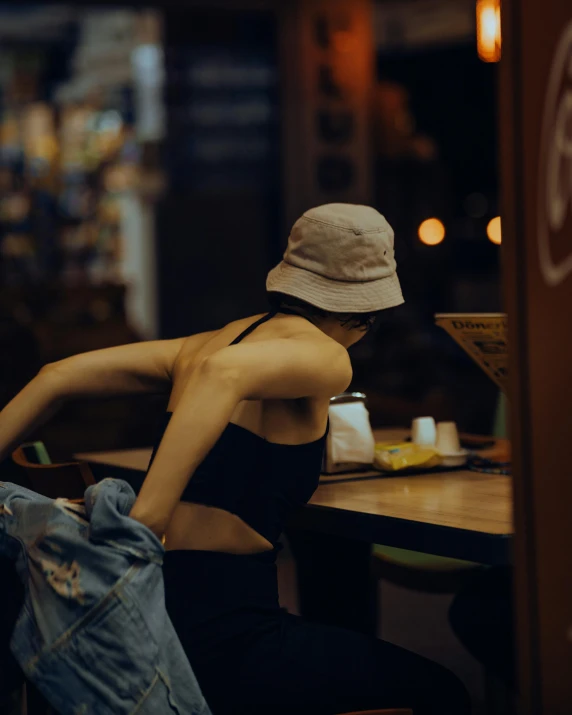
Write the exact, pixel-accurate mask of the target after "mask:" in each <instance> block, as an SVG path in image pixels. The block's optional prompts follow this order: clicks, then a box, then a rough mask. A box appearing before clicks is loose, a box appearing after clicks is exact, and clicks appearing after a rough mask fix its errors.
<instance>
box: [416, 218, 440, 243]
mask: <svg viewBox="0 0 572 715" xmlns="http://www.w3.org/2000/svg"><path fill="white" fill-rule="evenodd" d="M418 233H419V240H420V241H421V243H424V244H425V245H426V246H437V245H438V244H439V243H441V241H442V240H443V239H444V238H445V226H444V225H443V223H442V222H441V221H439V219H438V218H428V219H427V220H425V221H423V223H422V224H421V226H419V232H418Z"/></svg>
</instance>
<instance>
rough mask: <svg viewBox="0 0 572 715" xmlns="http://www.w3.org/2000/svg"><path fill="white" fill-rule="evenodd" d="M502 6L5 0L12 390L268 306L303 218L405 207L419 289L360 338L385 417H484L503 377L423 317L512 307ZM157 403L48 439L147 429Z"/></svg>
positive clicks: (6, 394) (6, 288)
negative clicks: (271, 273) (326, 209)
mask: <svg viewBox="0 0 572 715" xmlns="http://www.w3.org/2000/svg"><path fill="white" fill-rule="evenodd" d="M497 5H498V3H495V0H480V1H479V6H480V10H479V12H477V6H476V3H475V0H399V1H398V0H375V1H374V0H336V1H335V2H334V1H331V2H324V1H323V0H306V1H305V2H302V0H291V1H290V0H288V1H287V2H286V1H285V2H279V1H278V0H275V1H274V2H271V1H270V0H268V1H267V2H263V1H262V0H260V1H259V2H246V1H245V2H239V1H238V0H237V1H234V2H231V1H230V0H229V1H228V2H216V3H213V2H207V1H206V0H205V1H204V2H197V1H189V3H187V4H185V5H182V4H180V3H179V4H177V5H173V6H172V7H170V6H169V5H167V6H166V7H162V9H159V8H157V9H156V10H154V9H152V8H149V7H144V8H142V7H140V8H138V7H136V6H134V5H133V4H132V5H131V6H124V7H120V6H110V5H109V4H106V5H103V6H100V7H98V6H96V5H93V6H91V5H82V6H81V7H79V8H78V7H77V5H74V6H72V5H45V4H43V5H34V4H27V3H22V2H19V3H18V4H10V3H0V407H2V406H3V405H4V404H6V403H7V402H8V401H9V400H10V399H11V397H12V396H13V395H14V394H16V392H17V391H18V390H20V389H21V388H22V387H23V385H24V384H25V383H26V382H27V381H28V380H29V379H31V378H32V377H33V376H34V374H35V373H36V371H37V370H38V369H39V368H40V367H41V366H42V365H43V364H45V363H47V362H52V361H55V360H59V359H61V358H64V357H66V356H68V355H72V354H75V353H79V352H84V351H88V350H94V349H97V348H104V347H109V346H112V345H119V344H123V343H128V342H134V341H139V340H149V339H156V338H171V337H176V336H181V335H188V334H192V333H194V332H198V331H203V330H209V329H214V328H217V327H219V326H221V325H223V324H224V323H226V322H228V321H230V320H233V319H236V318H240V317H244V316H247V315H251V314H255V313H257V312H262V311H264V310H265V309H266V307H267V306H266V298H265V276H266V273H267V271H268V270H269V269H270V268H271V267H272V266H274V265H275V264H276V263H277V262H278V261H279V260H280V258H281V254H282V252H283V250H284V247H285V245H286V241H287V237H288V232H289V228H290V226H291V225H292V223H293V221H294V220H295V219H296V218H297V217H298V216H299V215H300V213H302V212H303V211H304V210H305V209H307V208H309V207H311V206H314V205H317V204H320V203H327V202H333V201H349V202H355V203H367V204H372V205H373V206H375V207H376V208H377V209H378V210H380V211H381V212H382V213H383V214H384V215H385V216H386V217H387V218H388V220H389V222H390V223H391V224H392V226H393V228H394V230H395V236H396V254H397V260H398V271H399V276H400V279H401V281H402V285H403V290H404V294H405V298H406V304H405V305H404V306H401V307H399V308H397V309H394V310H391V311H387V313H386V314H385V315H383V316H382V318H381V320H380V325H379V328H378V330H377V332H376V333H375V334H372V335H370V336H368V337H367V338H366V339H365V340H363V341H362V342H361V343H359V344H358V345H357V346H355V347H354V348H352V352H353V356H352V357H353V363H354V382H353V384H352V389H356V390H361V391H364V392H365V393H366V394H367V396H368V400H369V409H370V413H371V420H372V424H373V425H374V426H382V425H407V424H408V423H409V421H410V420H411V419H412V418H413V417H417V416H420V415H423V414H430V415H433V416H434V417H435V418H436V419H452V420H456V421H457V422H458V423H459V426H460V427H461V429H463V430H465V431H470V432H477V433H490V432H491V430H492V427H493V420H494V415H495V408H496V405H497V400H498V394H497V389H496V387H495V386H494V384H493V383H492V382H491V381H490V380H489V379H488V378H487V377H486V375H485V374H484V373H483V372H482V371H481V370H480V368H479V367H477V366H476V365H474V364H473V363H472V362H471V361H470V359H469V358H468V357H467V356H466V355H465V353H464V352H463V351H462V350H461V349H460V348H458V347H457V346H456V344H455V343H454V342H453V341H452V340H451V339H450V338H449V337H448V336H447V335H446V334H445V333H444V332H442V331H440V330H439V329H438V328H436V327H435V326H434V323H433V314H434V313H435V312H439V311H440V312H465V311H477V312H497V311H501V310H502V305H501V300H500V281H499V243H500V241H501V234H500V219H499V218H498V216H499V206H498V181H497V139H496V111H497V103H496V83H497V71H498V64H497V63H496V62H495V60H497V59H498V56H497V54H496V50H497V49H498V47H497V46H495V33H498V28H495V18H496V17H497V15H495V12H496V10H495V7H496V6H497ZM479 13H480V14H479ZM477 19H479V22H477ZM478 26H479V27H478ZM477 30H478V31H479V33H478V32H477ZM487 38H488V40H487ZM491 38H492V39H491ZM477 39H480V44H479V43H478V42H477ZM497 40H498V37H497ZM165 404H166V398H165V397H164V396H151V397H149V396H146V397H136V398H128V399H124V398H121V399H111V400H110V399H106V400H100V401H92V402H89V403H83V402H81V401H78V402H77V403H73V404H69V405H67V406H66V407H65V408H64V409H63V410H62V411H61V412H60V413H59V414H58V416H57V417H56V418H54V419H53V420H52V421H51V422H50V423H49V424H47V425H45V426H44V427H42V428H41V430H40V431H39V432H38V434H37V435H34V438H37V439H41V440H43V441H44V442H45V444H46V446H47V447H48V450H49V452H50V454H51V455H52V457H53V458H54V460H58V459H64V458H67V457H69V456H70V455H71V453H72V452H76V451H86V450H96V449H113V448H121V447H136V446H146V445H148V444H150V443H151V442H152V439H153V437H152V430H153V425H154V424H155V420H156V417H157V415H158V413H159V412H161V411H162V410H163V409H164V408H165Z"/></svg>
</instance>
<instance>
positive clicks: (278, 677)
mask: <svg viewBox="0 0 572 715" xmlns="http://www.w3.org/2000/svg"><path fill="white" fill-rule="evenodd" d="M163 574H164V578H165V597H166V604H167V611H168V613H169V615H170V617H171V620H172V621H173V624H174V626H175V629H176V631H177V633H178V635H179V638H180V640H181V642H182V644H183V647H184V649H185V651H186V653H187V656H188V657H189V660H190V663H191V665H192V667H193V670H194V671H195V673H196V676H197V678H198V681H199V684H200V686H201V688H202V689H203V693H204V695H205V697H206V699H207V702H208V703H209V705H210V707H211V709H212V712H213V715H247V714H248V715H262V714H263V713H264V715H269V713H272V714H273V715H304V714H305V713H307V714H310V713H311V714H312V715H334V714H335V713H343V712H349V711H352V710H369V709H375V708H391V707H409V708H412V709H413V711H414V713H415V715H437V714H438V715H466V714H467V713H469V712H470V704H469V698H468V695H467V693H466V691H465V689H464V687H463V686H462V685H461V683H460V682H459V681H458V680H457V678H456V677H455V676H454V675H452V674H451V673H450V672H449V671H447V670H446V669H445V668H443V667H441V666H439V665H437V664H436V663H433V662H431V661H429V660H426V659H425V658H422V657H421V656H418V655H415V654H413V653H410V652H408V651H406V650H404V649H402V648H399V647H397V646H394V645H391V644H389V643H384V642H383V641H380V640H377V639H376V638H373V637H371V636H367V635H364V634H361V633H357V632H354V631H350V630H346V629H343V628H337V627H331V626H326V625H323V624H317V623H311V622H308V621H305V620H303V619H302V618H299V617H297V616H293V615H290V614H288V613H286V612H285V611H284V610H283V609H280V607H279V605H278V588H277V575H276V564H275V554H274V553H272V552H271V553H267V554H264V555H258V556H234V555H231V554H221V553H213V552H204V551H202V552H201V551H169V552H167V554H166V555H165V561H164V566H163ZM331 597H332V598H335V593H333V594H331Z"/></svg>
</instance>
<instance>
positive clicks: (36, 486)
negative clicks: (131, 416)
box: [12, 446, 95, 499]
mask: <svg viewBox="0 0 572 715" xmlns="http://www.w3.org/2000/svg"><path fill="white" fill-rule="evenodd" d="M12 460H13V462H14V463H15V464H17V465H18V466H19V467H23V468H24V469H25V471H26V474H27V475H28V479H29V480H30V485H31V487H32V489H33V490H34V491H35V492H38V494H43V495H44V496H46V497H49V498H50V499H57V498H58V497H64V498H66V499H82V498H83V495H84V492H85V490H86V489H87V487H89V486H91V485H92V484H95V479H94V476H93V474H92V471H91V469H90V468H89V465H88V464H87V463H86V462H65V463H63V464H36V463H34V462H31V461H30V460H29V459H28V457H27V456H26V453H25V451H24V446H20V447H18V448H17V449H15V450H14V451H13V452H12Z"/></svg>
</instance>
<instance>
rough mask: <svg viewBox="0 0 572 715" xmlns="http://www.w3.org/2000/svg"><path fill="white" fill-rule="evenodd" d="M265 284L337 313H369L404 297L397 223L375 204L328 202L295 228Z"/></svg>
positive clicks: (314, 209)
mask: <svg viewBox="0 0 572 715" xmlns="http://www.w3.org/2000/svg"><path fill="white" fill-rule="evenodd" d="M266 289H267V290H268V291H271V292H274V291H275V292H280V293H285V294H287V295H292V296H295V297H296V298H300V299H301V300H304V301H306V302H307V303H310V304H311V305H315V306H316V307H318V308H322V310H327V311H331V312H333V313H369V312H374V311H378V310H384V309H385V308H392V307H394V306H396V305H401V303H403V302H404V300H403V295H402V293H401V286H400V284H399V279H398V277H397V272H396V263H395V255H394V249H393V229H392V228H391V226H390V225H389V223H388V222H387V221H386V220H385V218H384V217H383V216H382V215H381V214H380V213H379V212H378V211H376V210H375V209H374V208H372V207H371V206H360V205H357V204H324V205H323V206H317V207H316V208H313V209H310V210H309V211H306V213H305V214H304V215H303V216H301V217H300V218H299V219H298V220H297V221H296V223H295V224H294V226H293V228H292V232H291V233H290V237H289V238H288V246H287V248H286V251H285V253H284V256H283V260H282V261H281V262H280V263H279V264H278V265H277V266H276V267H275V268H273V269H272V270H271V271H270V273H269V274H268V277H267V279H266Z"/></svg>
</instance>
